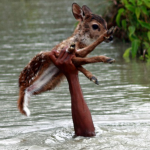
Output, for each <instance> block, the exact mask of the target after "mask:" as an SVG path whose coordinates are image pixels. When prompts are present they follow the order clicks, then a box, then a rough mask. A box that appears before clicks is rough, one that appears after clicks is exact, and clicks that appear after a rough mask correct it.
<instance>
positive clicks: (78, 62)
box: [72, 56, 115, 66]
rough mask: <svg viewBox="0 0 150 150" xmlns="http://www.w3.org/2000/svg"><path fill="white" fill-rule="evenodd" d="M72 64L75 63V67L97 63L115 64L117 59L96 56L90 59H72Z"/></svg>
mask: <svg viewBox="0 0 150 150" xmlns="http://www.w3.org/2000/svg"><path fill="white" fill-rule="evenodd" d="M72 62H73V63H74V65H75V66H82V65H85V64H90V63H97V62H104V63H113V62H115V59H112V58H109V57H106V56H95V57H90V58H81V57H74V58H73V59H72Z"/></svg>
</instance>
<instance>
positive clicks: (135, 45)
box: [131, 40, 139, 58]
mask: <svg viewBox="0 0 150 150" xmlns="http://www.w3.org/2000/svg"><path fill="white" fill-rule="evenodd" d="M138 47H139V40H134V41H132V50H131V54H132V58H135V56H136V54H137V51H138Z"/></svg>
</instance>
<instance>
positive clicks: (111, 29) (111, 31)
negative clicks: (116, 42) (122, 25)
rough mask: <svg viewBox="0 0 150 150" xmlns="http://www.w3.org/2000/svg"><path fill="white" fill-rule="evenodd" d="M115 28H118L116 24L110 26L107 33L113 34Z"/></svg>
mask: <svg viewBox="0 0 150 150" xmlns="http://www.w3.org/2000/svg"><path fill="white" fill-rule="evenodd" d="M116 30H118V27H117V26H115V27H114V26H112V27H111V28H110V29H109V30H108V31H107V34H114V33H115V32H116Z"/></svg>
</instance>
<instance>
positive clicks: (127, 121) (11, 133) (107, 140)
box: [0, 0, 150, 150]
mask: <svg viewBox="0 0 150 150" xmlns="http://www.w3.org/2000/svg"><path fill="white" fill-rule="evenodd" d="M76 2H79V4H80V5H83V4H86V5H88V6H89V7H90V8H91V9H92V10H93V12H97V11H98V9H97V8H103V7H104V5H105V3H104V1H102V2H103V3H102V5H98V3H100V1H98V0H97V1H94V2H93V1H91V0H84V1H82V2H81V1H79V0H77V1H76ZM71 4H72V1H69V0H64V1H57V2H56V1H54V0H42V1H40V0H36V1H30V0H21V1H17V0H11V1H8V0H1V3H0V10H1V12H0V150H70V149H71V150H149V149H150V65H149V64H147V63H143V62H141V61H133V60H132V61H130V62H126V61H125V60H124V59H123V58H122V53H123V51H124V50H125V49H126V48H127V47H129V45H128V44H124V43H121V42H118V41H116V42H111V43H102V44H101V45H100V46H98V47H97V48H96V50H95V51H94V52H92V53H91V56H94V55H106V56H109V57H111V58H114V59H116V63H114V64H103V63H97V64H91V65H87V66H86V68H87V69H88V70H89V71H91V72H92V73H93V74H94V75H95V76H97V77H98V79H99V82H100V85H99V86H97V85H95V84H94V83H92V82H91V81H89V80H88V79H87V78H86V77H85V76H84V75H83V74H79V78H80V83H81V87H82V90H83V94H84V97H85V100H86V102H87V104H88V106H89V109H90V110H91V114H92V118H93V122H94V126H95V129H96V136H95V137H93V138H85V137H77V138H74V137H73V135H74V129H73V123H72V117H71V109H70V107H71V104H70V94H69V90H68V84H67V82H66V81H65V82H63V84H61V85H60V87H58V88H56V89H55V90H53V91H50V92H45V93H43V94H41V95H38V96H33V97H32V99H31V101H30V106H29V108H30V110H31V116H30V117H25V116H23V115H22V114H20V113H19V111H18V109H17V99H18V77H19V74H20V72H21V71H22V69H23V68H24V67H25V66H26V64H27V63H28V62H29V60H30V59H31V58H32V57H33V56H35V55H36V54H37V53H39V52H40V51H48V50H50V49H52V48H53V47H54V46H55V45H56V44H57V43H59V42H60V41H62V40H63V39H66V38H67V37H68V36H70V35H71V33H72V32H73V29H74V24H75V23H76V21H75V19H74V18H73V16H72V13H71V12H72V11H71ZM101 11H102V10H101Z"/></svg>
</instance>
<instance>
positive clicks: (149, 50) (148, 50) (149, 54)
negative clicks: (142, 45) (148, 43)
mask: <svg viewBox="0 0 150 150" xmlns="http://www.w3.org/2000/svg"><path fill="white" fill-rule="evenodd" d="M147 53H148V56H149V57H150V48H148V49H147Z"/></svg>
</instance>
